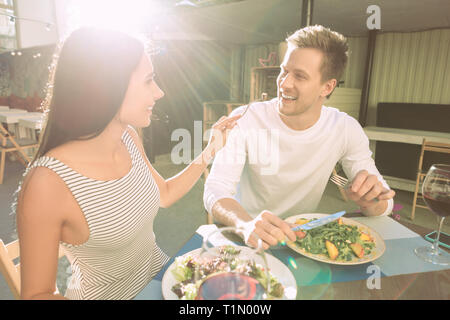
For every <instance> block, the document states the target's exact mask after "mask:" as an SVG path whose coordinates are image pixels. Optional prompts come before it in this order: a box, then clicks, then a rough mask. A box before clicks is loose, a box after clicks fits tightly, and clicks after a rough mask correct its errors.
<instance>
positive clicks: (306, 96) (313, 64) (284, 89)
mask: <svg viewBox="0 0 450 320" xmlns="http://www.w3.org/2000/svg"><path fill="white" fill-rule="evenodd" d="M322 58H323V53H322V52H321V51H319V50H317V49H313V48H295V49H292V48H289V49H288V51H287V52H286V55H285V56H284V60H283V63H282V64H281V72H280V75H279V76H278V78H277V88H278V112H279V113H280V114H282V115H284V116H297V115H301V114H305V113H308V112H318V109H320V108H321V107H322V102H323V100H324V99H325V97H326V96H327V95H328V94H330V93H331V91H332V90H333V88H334V84H335V80H334V79H332V80H329V81H326V82H325V83H322V77H321V73H320V66H321V64H322ZM333 80H334V81H333Z"/></svg>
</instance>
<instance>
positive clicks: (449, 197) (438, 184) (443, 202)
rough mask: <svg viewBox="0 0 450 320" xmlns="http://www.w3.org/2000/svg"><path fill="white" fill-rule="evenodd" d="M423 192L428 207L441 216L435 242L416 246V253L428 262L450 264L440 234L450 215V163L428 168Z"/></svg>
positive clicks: (449, 258)
mask: <svg viewBox="0 0 450 320" xmlns="http://www.w3.org/2000/svg"><path fill="white" fill-rule="evenodd" d="M422 194H423V198H424V200H425V203H426V204H427V207H428V208H429V209H430V210H431V211H432V212H433V213H435V214H436V215H437V216H439V217H440V219H439V220H440V221H439V226H438V231H437V236H436V240H435V241H434V244H433V245H432V246H431V247H430V246H426V247H420V248H416V249H415V250H414V252H415V253H416V255H417V256H418V257H419V258H420V259H422V260H424V261H427V262H431V263H433V264H439V265H446V266H447V265H450V254H448V253H447V252H446V251H443V250H440V249H439V235H440V234H441V229H442V225H443V223H444V219H445V217H447V216H448V215H450V165H447V164H433V165H432V166H431V168H430V169H429V170H428V172H427V174H426V176H425V180H424V181H423V184H422Z"/></svg>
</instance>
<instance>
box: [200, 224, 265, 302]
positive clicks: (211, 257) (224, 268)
mask: <svg viewBox="0 0 450 320" xmlns="http://www.w3.org/2000/svg"><path fill="white" fill-rule="evenodd" d="M237 230H238V229H236V228H234V227H225V228H219V229H218V230H217V231H214V232H212V233H211V234H210V235H208V237H205V238H204V240H203V244H202V249H201V253H200V254H199V255H198V258H197V259H196V261H195V265H194V279H195V284H196V286H197V287H198V291H197V297H196V300H263V299H267V298H268V294H267V293H268V292H270V289H271V288H270V285H271V284H270V277H269V269H268V266H267V260H266V256H265V253H264V250H263V248H262V241H259V245H258V247H257V248H250V247H247V246H238V245H236V244H235V243H234V242H233V241H230V239H233V238H234V239H236V238H237V236H236V234H237ZM238 239H239V238H238Z"/></svg>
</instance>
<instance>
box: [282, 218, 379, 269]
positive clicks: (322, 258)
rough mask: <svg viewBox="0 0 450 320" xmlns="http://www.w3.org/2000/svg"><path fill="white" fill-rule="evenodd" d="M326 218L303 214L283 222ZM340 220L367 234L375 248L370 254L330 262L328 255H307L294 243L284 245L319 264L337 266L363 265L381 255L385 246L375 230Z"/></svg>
mask: <svg viewBox="0 0 450 320" xmlns="http://www.w3.org/2000/svg"><path fill="white" fill-rule="evenodd" d="M326 216H329V214H324V213H304V214H299V215H296V216H292V217H289V218H287V219H285V221H286V222H288V223H295V221H297V220H298V219H301V218H303V219H307V220H310V219H314V218H316V219H320V218H323V217H326ZM341 219H342V222H343V223H344V224H347V225H351V226H357V227H358V229H359V231H362V232H364V233H367V234H369V235H370V236H371V237H372V238H373V239H374V242H375V247H374V248H373V249H372V250H371V252H370V254H368V255H365V256H364V257H362V258H357V257H354V259H353V260H352V261H334V260H331V259H330V257H328V255H324V254H313V253H309V252H307V251H306V250H305V249H303V248H300V246H299V245H297V244H296V243H295V242H292V241H288V242H287V243H286V245H287V246H288V247H289V248H291V249H292V250H294V251H296V252H298V253H300V254H301V255H304V256H305V257H308V258H311V259H313V260H317V261H320V262H325V263H330V264H338V265H357V264H363V263H367V262H371V261H373V260H376V259H378V258H379V257H381V256H382V255H383V253H384V251H385V250H386V244H385V243H384V240H383V239H382V238H381V236H380V235H379V234H378V233H377V232H376V231H375V230H373V229H371V228H369V227H368V226H366V225H365V224H362V223H360V222H358V221H355V220H352V219H349V218H345V217H341Z"/></svg>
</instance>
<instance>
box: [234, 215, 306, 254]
mask: <svg viewBox="0 0 450 320" xmlns="http://www.w3.org/2000/svg"><path fill="white" fill-rule="evenodd" d="M238 228H243V230H244V231H243V234H242V235H243V237H244V241H245V243H246V244H248V245H250V246H252V247H255V248H256V247H258V239H261V240H262V246H263V248H264V250H267V249H268V248H269V247H270V246H276V245H277V244H278V242H285V241H286V239H289V240H291V241H295V240H296V239H297V235H296V233H294V231H292V230H291V226H290V225H289V224H288V223H286V222H285V221H283V220H281V219H280V218H279V217H277V216H276V215H274V214H273V213H271V212H269V211H262V212H261V213H260V214H259V215H258V216H257V217H256V218H254V219H253V220H250V221H248V222H244V223H242V224H241V225H239V226H238ZM299 236H301V235H299Z"/></svg>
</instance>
